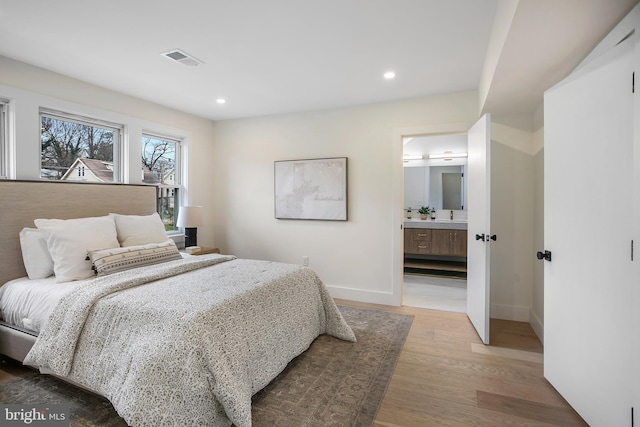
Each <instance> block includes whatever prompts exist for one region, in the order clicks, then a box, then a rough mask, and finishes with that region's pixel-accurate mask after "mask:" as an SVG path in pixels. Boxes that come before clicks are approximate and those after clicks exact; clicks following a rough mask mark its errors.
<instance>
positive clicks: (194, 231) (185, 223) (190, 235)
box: [176, 206, 204, 247]
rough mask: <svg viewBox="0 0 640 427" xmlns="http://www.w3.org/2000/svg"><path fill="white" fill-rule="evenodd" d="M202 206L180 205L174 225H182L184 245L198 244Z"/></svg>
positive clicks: (201, 223) (201, 221)
mask: <svg viewBox="0 0 640 427" xmlns="http://www.w3.org/2000/svg"><path fill="white" fill-rule="evenodd" d="M203 223H204V221H203V217H202V206H181V207H180V210H179V211H178V220H177V221H176V227H184V234H185V236H186V241H185V247H189V246H198V227H199V226H201V225H203Z"/></svg>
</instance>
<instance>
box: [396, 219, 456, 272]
mask: <svg viewBox="0 0 640 427" xmlns="http://www.w3.org/2000/svg"><path fill="white" fill-rule="evenodd" d="M466 263H467V222H466V221H461V220H431V219H429V220H419V219H411V220H406V221H405V222H404V264H405V267H406V268H412V269H428V270H444V271H455V272H461V273H464V272H466V271H467V269H466Z"/></svg>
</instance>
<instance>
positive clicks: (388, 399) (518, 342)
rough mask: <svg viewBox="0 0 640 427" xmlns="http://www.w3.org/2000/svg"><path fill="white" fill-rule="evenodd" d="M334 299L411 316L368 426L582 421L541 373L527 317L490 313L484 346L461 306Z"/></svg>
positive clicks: (581, 423)
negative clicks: (512, 318) (423, 306)
mask: <svg viewBox="0 0 640 427" xmlns="http://www.w3.org/2000/svg"><path fill="white" fill-rule="evenodd" d="M336 302H337V303H338V304H341V305H350V306H353V307H361V308H373V309H378V310H386V311H392V312H396V313H404V314H412V315H414V316H415V317H414V320H413V324H412V326H411V330H410V331H409V335H408V336H407V340H406V342H405V344H404V348H403V349H402V353H401V354H400V358H399V360H398V364H397V366H396V369H395V371H394V374H393V377H392V379H391V383H390V384H389V388H388V389H387V393H386V395H385V397H384V400H383V402H382V406H381V407H380V410H379V412H378V416H377V418H376V421H375V423H374V427H413V426H416V427H418V426H420V427H424V426H447V427H454V426H465V427H468V426H473V427H476V426H487V427H489V426H491V427H495V426H518V427H524V426H562V427H568V426H586V425H587V424H586V423H585V422H584V421H583V420H582V419H581V418H580V416H579V415H578V414H577V413H576V412H575V411H574V410H573V409H572V408H571V407H570V406H569V405H568V404H567V403H566V401H565V400H564V399H563V398H562V397H561V396H560V395H559V394H558V393H557V392H556V390H555V389H554V388H553V387H552V386H551V385H550V384H549V383H548V382H547V381H546V380H545V379H544V378H543V372H542V344H541V343H540V341H539V340H538V338H537V337H536V335H535V334H534V332H533V330H532V329H531V327H530V326H529V325H528V324H527V323H522V322H510V321H504V320H496V319H492V321H491V338H490V341H491V343H492V345H491V346H484V345H483V344H482V342H481V341H480V338H478V336H477V334H476V332H475V330H474V329H473V326H472V325H471V323H470V322H469V320H468V318H467V316H466V314H463V313H451V312H444V311H435V310H427V309H420V308H412V307H389V306H383V305H376V304H366V303H359V302H353V301H346V300H336Z"/></svg>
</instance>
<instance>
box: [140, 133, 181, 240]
mask: <svg viewBox="0 0 640 427" xmlns="http://www.w3.org/2000/svg"><path fill="white" fill-rule="evenodd" d="M145 138H151V139H155V140H159V141H166V142H172V143H174V144H175V150H174V153H175V159H174V162H175V171H174V175H175V178H174V184H173V185H170V184H163V183H159V184H153V185H155V186H156V187H157V188H158V200H157V203H156V211H157V212H158V215H160V218H162V212H161V207H162V206H161V199H162V197H163V196H162V193H163V190H164V191H166V190H170V189H173V190H174V196H173V203H174V213H173V229H172V230H167V234H168V235H171V234H181V231H180V229H179V228H178V227H176V224H175V223H176V221H177V220H178V211H179V209H180V206H181V201H182V197H183V194H184V191H185V190H184V185H183V182H182V181H183V180H182V170H183V164H182V150H183V142H184V139H185V138H183V137H179V136H174V135H170V134H166V133H162V132H154V131H146V130H143V131H142V135H141V137H140V156H141V157H143V156H144V139H145ZM143 183H144V181H143Z"/></svg>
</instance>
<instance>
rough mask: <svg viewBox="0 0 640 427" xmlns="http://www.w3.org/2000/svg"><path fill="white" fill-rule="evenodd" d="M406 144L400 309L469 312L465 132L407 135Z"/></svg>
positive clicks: (403, 140)
mask: <svg viewBox="0 0 640 427" xmlns="http://www.w3.org/2000/svg"><path fill="white" fill-rule="evenodd" d="M402 143H403V158H404V168H403V170H404V202H403V206H404V217H405V219H404V248H403V259H404V265H403V283H404V286H403V293H402V305H406V306H411V307H420V308H429V309H436V310H443V311H455V312H462V313H465V312H466V310H467V300H466V296H467V295H466V294H467V281H466V270H467V269H466V265H467V262H466V256H467V251H466V246H467V208H466V205H467V194H466V188H467V186H466V185H465V170H466V167H467V155H466V153H467V134H466V133H465V134H447V135H425V136H413V137H404V138H403V139H402ZM425 213H427V214H426V217H425Z"/></svg>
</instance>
